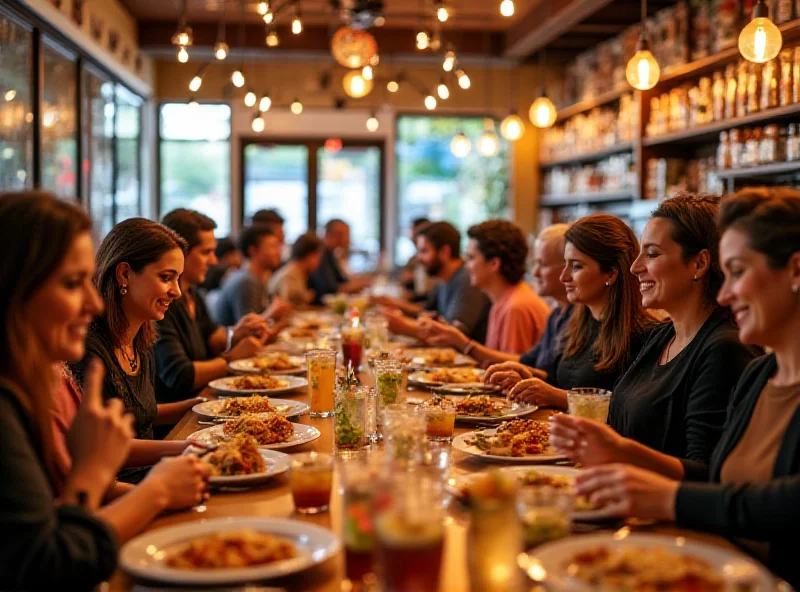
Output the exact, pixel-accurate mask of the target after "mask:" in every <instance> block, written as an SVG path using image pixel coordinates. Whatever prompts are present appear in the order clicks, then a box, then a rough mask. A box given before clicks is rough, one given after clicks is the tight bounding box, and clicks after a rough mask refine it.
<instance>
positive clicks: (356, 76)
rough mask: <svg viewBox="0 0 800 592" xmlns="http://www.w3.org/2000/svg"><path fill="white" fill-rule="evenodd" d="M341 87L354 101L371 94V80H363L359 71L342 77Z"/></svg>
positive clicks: (352, 71) (353, 71)
mask: <svg viewBox="0 0 800 592" xmlns="http://www.w3.org/2000/svg"><path fill="white" fill-rule="evenodd" d="M342 86H344V92H346V93H347V95H348V96H351V97H353V98H354V99H360V98H361V97H366V96H367V95H368V94H369V93H370V92H372V86H373V82H372V80H366V79H364V77H363V76H362V75H361V72H360V71H359V70H351V71H350V72H348V73H347V74H345V75H344V80H343V81H342Z"/></svg>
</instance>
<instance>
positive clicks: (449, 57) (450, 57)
mask: <svg viewBox="0 0 800 592" xmlns="http://www.w3.org/2000/svg"><path fill="white" fill-rule="evenodd" d="M455 65H456V52H454V51H453V50H452V49H448V50H447V52H445V54H444V62H442V70H444V71H445V72H452V71H453V67H454V66H455Z"/></svg>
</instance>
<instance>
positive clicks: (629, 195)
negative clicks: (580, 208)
mask: <svg viewBox="0 0 800 592" xmlns="http://www.w3.org/2000/svg"><path fill="white" fill-rule="evenodd" d="M633 199H634V196H633V192H632V191H609V192H603V193H569V194H564V195H556V194H548V193H545V194H542V195H541V196H540V198H539V206H540V207H543V208H557V207H562V206H577V205H581V204H592V203H605V202H609V201H633Z"/></svg>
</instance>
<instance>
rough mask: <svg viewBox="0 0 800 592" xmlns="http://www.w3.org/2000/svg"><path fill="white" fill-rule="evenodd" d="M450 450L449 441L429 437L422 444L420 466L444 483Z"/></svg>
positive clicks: (448, 466)
mask: <svg viewBox="0 0 800 592" xmlns="http://www.w3.org/2000/svg"><path fill="white" fill-rule="evenodd" d="M451 452H452V447H451V446H450V442H441V441H437V440H430V439H429V440H428V441H427V442H425V443H423V445H422V463H421V464H422V467H423V468H425V469H426V470H428V472H429V473H430V474H431V475H433V476H434V477H436V478H437V479H439V480H440V481H441V482H442V483H444V482H445V480H446V479H447V476H448V475H449V473H450V457H451Z"/></svg>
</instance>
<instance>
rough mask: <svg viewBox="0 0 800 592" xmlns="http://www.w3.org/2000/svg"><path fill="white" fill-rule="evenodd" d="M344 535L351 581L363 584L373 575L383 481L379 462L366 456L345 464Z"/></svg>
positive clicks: (343, 482) (343, 481)
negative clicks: (377, 499)
mask: <svg viewBox="0 0 800 592" xmlns="http://www.w3.org/2000/svg"><path fill="white" fill-rule="evenodd" d="M340 475H341V479H342V486H343V496H342V521H343V527H342V532H343V533H344V536H343V538H344V553H345V565H346V570H347V578H348V579H349V580H351V581H352V582H355V583H360V582H362V580H363V579H364V576H366V575H367V574H369V573H372V569H373V568H372V564H373V555H374V551H375V526H374V523H373V514H372V500H373V497H374V495H375V492H376V484H377V483H378V478H379V464H378V463H377V462H376V459H373V458H370V457H364V458H359V459H354V460H350V461H348V462H344V463H342V464H341V471H340Z"/></svg>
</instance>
